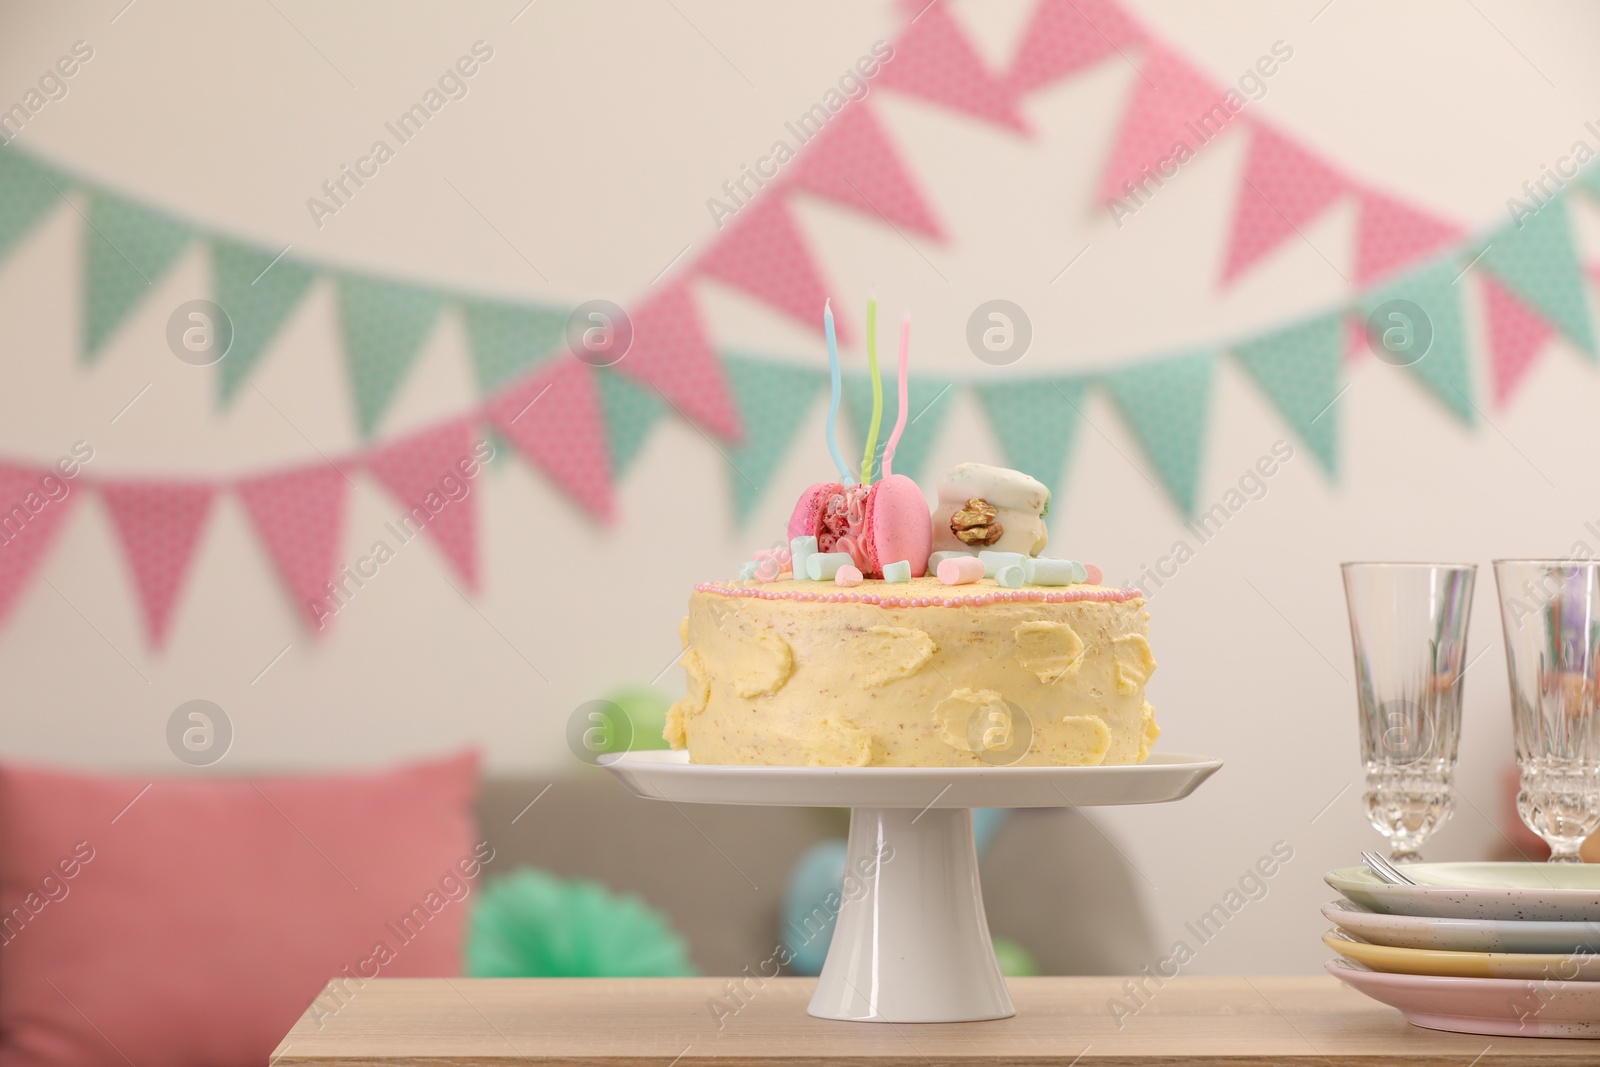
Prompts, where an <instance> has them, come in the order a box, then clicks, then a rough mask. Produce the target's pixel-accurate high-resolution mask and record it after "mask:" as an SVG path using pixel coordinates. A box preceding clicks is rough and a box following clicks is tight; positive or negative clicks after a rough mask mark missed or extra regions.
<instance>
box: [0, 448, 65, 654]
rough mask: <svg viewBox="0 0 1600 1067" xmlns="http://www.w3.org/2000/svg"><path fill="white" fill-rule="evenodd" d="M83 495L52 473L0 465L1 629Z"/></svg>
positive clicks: (49, 470) (4, 464) (47, 470)
mask: <svg viewBox="0 0 1600 1067" xmlns="http://www.w3.org/2000/svg"><path fill="white" fill-rule="evenodd" d="M80 492H82V489H81V488H80V486H79V484H78V483H75V482H74V481H73V480H71V479H68V478H63V477H61V475H60V473H59V472H57V471H55V470H51V469H39V470H35V469H31V468H28V467H14V466H12V465H10V464H6V463H0V624H3V623H4V622H5V621H6V618H7V617H8V616H9V615H10V614H11V609H12V608H14V607H15V606H16V604H17V600H18V599H19V598H20V597H21V595H22V591H23V590H24V589H25V588H27V584H28V579H29V578H31V577H33V572H34V571H35V570H36V569H37V568H38V566H39V563H40V561H42V560H43V559H44V556H45V553H46V552H48V551H49V550H50V546H51V545H52V544H54V543H55V539H56V537H57V536H59V535H60V533H61V526H62V523H64V522H65V521H66V518H67V515H68V514H70V513H71V511H72V506H73V504H75V503H77V500H78V494H79V493H80Z"/></svg>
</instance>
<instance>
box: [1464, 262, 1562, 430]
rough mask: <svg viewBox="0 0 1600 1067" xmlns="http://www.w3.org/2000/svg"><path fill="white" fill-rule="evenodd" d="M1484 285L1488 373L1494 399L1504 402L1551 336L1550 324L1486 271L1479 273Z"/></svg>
mask: <svg viewBox="0 0 1600 1067" xmlns="http://www.w3.org/2000/svg"><path fill="white" fill-rule="evenodd" d="M1478 279H1479V281H1480V282H1481V283H1482V286H1483V301H1484V310H1485V313H1486V317H1487V319H1488V334H1489V375H1490V378H1491V379H1492V381H1493V392H1494V402H1495V405H1496V406H1503V405H1504V404H1505V402H1506V401H1507V400H1509V399H1510V398H1511V394H1512V393H1513V392H1514V391H1515V390H1516V388H1517V385H1518V383H1519V382H1521V380H1522V376H1523V374H1525V373H1526V372H1527V370H1528V368H1529V367H1531V366H1533V361H1534V359H1535V358H1536V357H1537V356H1538V355H1539V353H1540V351H1541V350H1543V348H1544V344H1545V342H1546V341H1548V340H1550V334H1551V332H1552V330H1551V326H1550V324H1549V323H1547V322H1546V321H1545V320H1544V319H1542V318H1540V317H1539V316H1538V315H1537V314H1535V313H1534V312H1533V311H1532V310H1530V309H1529V308H1528V306H1527V305H1526V304H1524V303H1523V302H1522V301H1521V300H1520V299H1519V298H1518V297H1517V296H1516V295H1514V294H1513V293H1512V292H1511V290H1510V289H1508V288H1506V287H1505V286H1504V285H1502V284H1500V282H1498V281H1496V280H1495V279H1494V278H1493V277H1491V276H1490V275H1489V274H1487V273H1480V274H1479V275H1478Z"/></svg>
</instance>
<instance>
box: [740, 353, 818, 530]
mask: <svg viewBox="0 0 1600 1067" xmlns="http://www.w3.org/2000/svg"><path fill="white" fill-rule="evenodd" d="M722 365H723V368H724V369H725V370H726V371H727V373H728V384H729V387H730V388H731V389H732V390H733V399H734V402H735V403H736V404H738V405H739V420H740V422H742V423H743V424H744V435H745V436H744V442H743V443H742V444H739V445H737V446H734V447H730V448H729V449H728V461H729V462H730V463H731V464H732V465H733V469H732V470H730V471H729V472H728V484H729V485H730V486H731V487H732V489H733V512H734V515H735V517H736V518H737V519H738V521H739V523H740V524H741V525H742V524H743V523H745V522H746V521H747V520H748V519H749V518H750V513H751V512H752V511H754V510H755V506H756V502H757V501H758V500H759V499H760V498H761V494H762V492H763V491H764V490H765V489H766V488H767V483H768V482H769V481H771V479H772V474H773V472H774V471H775V470H777V468H778V463H779V461H780V460H782V459H783V456H784V453H785V452H787V451H788V450H789V444H790V442H792V441H793V440H794V435H795V432H796V431H797V430H799V429H800V423H801V421H803V420H804V418H805V416H806V411H807V410H808V409H809V408H810V406H811V403H812V401H813V400H815V399H816V397H817V396H818V395H820V394H821V392H822V390H823V388H824V387H825V386H826V385H827V382H828V375H827V373H826V372H824V371H822V370H813V369H812V368H810V367H796V366H792V365H789V364H784V363H774V362H772V361H770V360H764V359H753V358H747V357H745V356H736V355H729V356H724V357H723V361H722ZM796 491H797V492H798V487H797V489H796Z"/></svg>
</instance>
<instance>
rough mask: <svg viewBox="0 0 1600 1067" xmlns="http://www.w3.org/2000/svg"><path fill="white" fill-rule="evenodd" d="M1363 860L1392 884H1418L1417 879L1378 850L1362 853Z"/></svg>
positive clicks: (1369, 867)
mask: <svg viewBox="0 0 1600 1067" xmlns="http://www.w3.org/2000/svg"><path fill="white" fill-rule="evenodd" d="M1361 862H1362V863H1365V864H1366V865H1367V870H1369V871H1371V872H1372V873H1373V874H1375V875H1377V876H1378V878H1379V880H1380V881H1384V882H1388V883H1389V884H1390V885H1416V884H1417V880H1416V879H1415V878H1412V877H1411V876H1410V875H1408V874H1406V873H1405V872H1404V871H1402V870H1401V869H1400V868H1398V867H1396V866H1395V865H1394V864H1392V863H1390V862H1389V861H1388V860H1386V859H1384V858H1383V857H1382V856H1380V855H1378V854H1377V853H1376V852H1363V853H1361Z"/></svg>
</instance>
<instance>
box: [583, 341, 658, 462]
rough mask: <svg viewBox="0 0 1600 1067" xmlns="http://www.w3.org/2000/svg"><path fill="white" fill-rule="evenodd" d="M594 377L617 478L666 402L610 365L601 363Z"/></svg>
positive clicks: (653, 391)
mask: <svg viewBox="0 0 1600 1067" xmlns="http://www.w3.org/2000/svg"><path fill="white" fill-rule="evenodd" d="M595 377H596V378H597V379H598V380H599V382H600V410H601V413H602V415H603V416H604V418H605V425H606V445H607V447H608V448H609V450H610V452H611V476H612V477H613V478H620V477H622V475H623V474H624V473H626V472H627V470H628V467H629V466H631V465H632V464H633V460H634V457H635V456H637V455H638V454H639V449H640V447H641V446H643V445H644V442H645V438H646V437H648V436H650V431H651V430H653V429H654V428H655V425H656V421H657V420H658V419H660V418H661V413H662V411H663V410H665V408H666V405H665V404H663V403H662V402H661V397H660V396H659V395H657V393H656V392H655V390H653V389H643V388H640V387H639V386H637V385H635V384H634V383H633V382H631V381H629V380H628V378H627V377H625V376H624V375H622V374H619V373H617V371H616V370H615V369H614V368H611V367H601V368H599V369H598V370H597V371H596V373H595Z"/></svg>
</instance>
